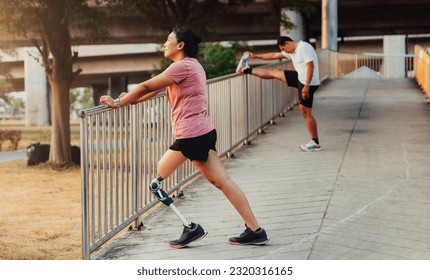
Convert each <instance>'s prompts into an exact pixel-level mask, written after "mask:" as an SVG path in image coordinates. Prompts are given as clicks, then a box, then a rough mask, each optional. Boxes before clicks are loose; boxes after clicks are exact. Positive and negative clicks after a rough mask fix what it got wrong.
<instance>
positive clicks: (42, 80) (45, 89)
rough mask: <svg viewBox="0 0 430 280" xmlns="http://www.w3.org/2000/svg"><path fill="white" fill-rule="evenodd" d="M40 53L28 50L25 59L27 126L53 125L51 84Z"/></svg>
mask: <svg viewBox="0 0 430 280" xmlns="http://www.w3.org/2000/svg"><path fill="white" fill-rule="evenodd" d="M40 61H41V57H40V54H39V51H38V50H37V49H36V48H26V55H25V58H24V91H25V93H26V99H27V101H26V106H25V120H26V125H27V126H42V125H50V124H51V110H50V107H51V105H50V103H51V102H50V96H49V95H50V93H49V89H50V87H49V83H48V79H47V77H46V73H45V69H44V68H43V66H42V63H41V62H40Z"/></svg>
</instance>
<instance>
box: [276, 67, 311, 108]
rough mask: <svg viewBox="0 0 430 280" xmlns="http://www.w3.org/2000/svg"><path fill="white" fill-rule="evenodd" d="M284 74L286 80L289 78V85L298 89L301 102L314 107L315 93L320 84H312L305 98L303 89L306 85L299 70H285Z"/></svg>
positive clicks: (308, 106)
mask: <svg viewBox="0 0 430 280" xmlns="http://www.w3.org/2000/svg"><path fill="white" fill-rule="evenodd" d="M284 75H285V80H287V85H288V86H290V87H295V88H297V89H298V95H299V103H300V104H302V105H303V106H305V107H307V108H312V103H313V102H314V93H315V92H316V91H317V89H318V87H319V86H310V87H309V96H308V98H306V99H303V98H302V89H303V87H304V86H305V85H304V84H302V83H301V82H300V81H299V77H298V74H297V72H296V71H291V70H285V71H284Z"/></svg>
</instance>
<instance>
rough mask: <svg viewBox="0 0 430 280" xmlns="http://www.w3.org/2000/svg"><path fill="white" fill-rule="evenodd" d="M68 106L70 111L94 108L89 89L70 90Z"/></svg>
mask: <svg viewBox="0 0 430 280" xmlns="http://www.w3.org/2000/svg"><path fill="white" fill-rule="evenodd" d="M70 105H71V109H72V110H85V109H88V108H91V107H93V106H94V100H93V93H92V91H91V89H89V88H74V89H71V90H70Z"/></svg>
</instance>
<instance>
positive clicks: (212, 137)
mask: <svg viewBox="0 0 430 280" xmlns="http://www.w3.org/2000/svg"><path fill="white" fill-rule="evenodd" d="M216 140H217V135H216V130H215V129H214V130H212V131H210V132H208V133H206V134H203V135H201V136H197V137H193V138H185V139H177V140H176V141H175V142H174V143H173V144H172V145H171V146H170V147H169V149H170V150H174V151H180V152H182V154H183V155H184V156H185V157H186V158H188V159H190V160H191V161H193V160H197V161H207V160H208V157H209V150H214V151H216V148H215V144H216Z"/></svg>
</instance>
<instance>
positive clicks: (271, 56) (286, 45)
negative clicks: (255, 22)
mask: <svg viewBox="0 0 430 280" xmlns="http://www.w3.org/2000/svg"><path fill="white" fill-rule="evenodd" d="M277 45H278V47H279V50H280V52H273V53H264V54H256V53H252V52H245V54H244V55H243V57H242V59H241V61H240V63H239V66H238V68H237V70H236V71H237V72H238V73H244V74H252V75H254V76H257V77H260V78H262V79H278V80H280V81H282V82H284V83H287V85H288V86H291V87H296V88H297V89H298V96H299V104H300V113H301V114H302V116H303V118H304V119H305V123H306V127H307V129H308V131H309V134H310V137H311V140H310V141H309V142H308V143H307V144H305V145H300V149H301V150H302V151H305V152H313V151H320V150H321V145H320V143H319V140H318V130H317V122H316V120H315V118H314V117H313V115H312V103H313V98H314V93H315V91H316V90H317V89H318V87H319V85H320V81H319V72H318V58H317V55H316V52H315V49H314V48H313V47H312V46H311V45H310V44H309V43H307V42H304V41H299V42H295V41H293V40H292V39H291V38H290V37H286V36H281V37H279V39H278V42H277ZM248 58H258V59H264V60H280V59H285V58H287V59H290V60H291V61H292V63H293V65H294V68H295V70H296V71H291V70H280V69H277V70H269V69H259V68H251V67H249V65H248Z"/></svg>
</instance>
